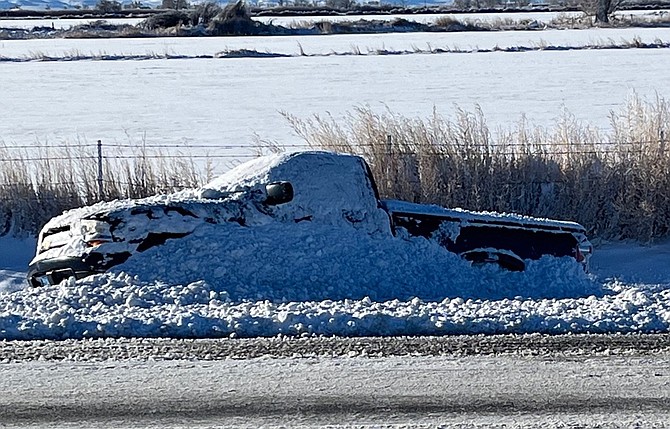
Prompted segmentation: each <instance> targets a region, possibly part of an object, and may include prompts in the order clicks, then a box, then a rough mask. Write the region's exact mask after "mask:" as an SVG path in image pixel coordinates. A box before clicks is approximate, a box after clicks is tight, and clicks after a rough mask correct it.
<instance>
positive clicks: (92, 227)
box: [79, 219, 112, 247]
mask: <svg viewBox="0 0 670 429" xmlns="http://www.w3.org/2000/svg"><path fill="white" fill-rule="evenodd" d="M79 231H80V233H81V237H82V240H83V241H84V243H86V245H87V246H89V247H95V246H99V245H101V244H103V243H109V242H110V241H112V234H111V233H110V232H109V224H108V223H107V222H103V221H99V220H93V219H83V220H81V221H80V223H79Z"/></svg>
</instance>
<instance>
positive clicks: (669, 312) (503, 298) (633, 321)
mask: <svg viewBox="0 0 670 429" xmlns="http://www.w3.org/2000/svg"><path fill="white" fill-rule="evenodd" d="M297 226H300V225H299V224H298V225H297ZM275 227H276V225H275ZM263 228H268V229H265V230H264V229H263ZM292 230H293V231H294V233H295V236H294V237H292V238H291V239H290V240H288V239H282V240H280V239H278V238H277V237H280V236H281V234H280V233H281V231H279V230H277V229H272V227H271V226H267V227H260V228H253V229H251V228H247V229H244V228H241V227H240V228H239V229H238V230H229V231H227V232H226V233H225V234H223V235H222V233H221V231H218V233H217V234H214V233H213V232H212V231H211V230H208V229H207V228H203V229H202V230H199V231H198V232H197V234H194V235H193V236H192V237H190V238H189V240H193V241H192V242H190V243H184V242H183V240H179V241H177V240H175V241H172V242H168V244H167V246H168V247H165V248H164V249H163V251H161V252H159V251H157V250H153V251H151V250H150V251H148V252H145V254H143V255H142V258H137V259H135V260H131V261H129V262H128V263H126V264H125V265H124V266H121V267H119V268H118V269H117V270H115V272H112V273H107V274H103V275H97V276H92V277H89V278H87V279H84V280H80V281H77V282H74V281H71V282H66V283H63V284H61V285H58V286H52V287H44V288H25V289H22V290H18V291H13V292H11V291H10V292H8V291H7V290H5V291H4V293H2V300H1V301H0V338H3V339H37V338H50V339H64V338H85V337H120V336H128V337H178V338H183V337H220V336H240V337H251V336H273V335H278V334H285V335H341V336H365V335H373V336H378V335H382V336H384V335H452V334H493V333H534V332H542V333H554V334H558V333H567V332H572V333H580V332H592V333H608V332H668V331H670V276H668V271H669V270H668V268H667V263H663V264H661V263H660V262H662V261H661V259H659V258H661V257H662V256H663V252H664V251H667V250H668V249H670V246H668V245H665V246H655V247H642V246H637V245H633V244H614V245H607V246H604V247H603V250H602V251H600V252H598V251H597V252H596V254H595V255H596V257H595V258H594V260H593V266H594V269H595V270H596V273H597V274H598V276H597V278H596V277H593V276H591V277H590V276H587V275H585V274H584V273H582V272H581V271H579V266H578V265H577V264H575V263H574V262H573V261H570V260H561V259H553V258H547V259H545V260H540V261H536V262H531V263H530V264H529V267H528V270H527V271H526V272H524V273H510V272H501V271H499V270H497V269H494V268H492V267H488V268H485V269H483V270H481V269H474V268H472V267H470V266H469V264H468V263H466V262H464V261H462V260H460V259H459V258H455V257H453V255H451V254H449V253H447V252H443V251H441V248H438V247H436V246H434V245H433V244H432V243H430V242H429V241H427V240H423V239H412V240H404V239H402V238H393V239H379V238H374V237H372V236H365V238H364V239H363V238H361V235H360V234H354V233H353V232H352V236H351V237H349V238H347V237H343V236H341V235H338V234H335V232H334V231H330V232H329V231H327V230H323V231H317V230H314V228H313V227H312V228H309V227H307V226H305V227H304V228H303V227H299V228H295V226H294V227H293V228H292ZM340 232H341V231H340ZM250 235H255V236H253V237H252V236H250ZM243 238H246V239H249V240H248V241H247V243H252V242H253V243H254V244H248V245H247V246H239V241H238V240H239V239H243ZM251 238H253V240H251ZM1 243H2V245H3V246H2V249H3V252H4V254H11V253H14V252H11V251H7V250H8V249H10V247H9V246H7V244H8V243H9V244H11V245H13V246H16V249H17V252H16V255H17V256H18V255H19V254H20V253H21V252H20V250H21V249H23V246H25V245H26V243H25V242H23V241H8V239H6V238H3V239H2V242H1ZM180 243H181V244H180ZM233 243H238V245H237V247H235V245H234V244H233ZM337 243H339V244H337ZM185 244H188V245H185ZM24 250H25V251H26V253H27V249H24ZM31 253H32V250H31V252H30V253H27V255H30V254H31ZM204 254H208V255H213V257H212V258H209V257H208V258H204V257H203V255H204ZM610 255H611V256H610ZM638 256H639V257H638ZM623 260H627V261H637V263H635V264H634V263H632V262H631V263H630V264H621V263H620V262H621V261H623ZM3 261H4V260H3ZM17 262H18V261H17ZM26 262H27V261H26ZM5 265H7V264H3V265H1V266H0V269H5V268H7V267H6V266H5ZM654 268H655V270H656V271H655V273H656V274H655V277H654V278H656V279H658V280H661V281H663V282H662V283H658V284H655V283H652V284H635V283H624V282H623V281H621V280H616V279H615V278H616V277H617V275H618V274H622V275H623V277H624V278H627V279H632V278H640V279H643V278H644V277H643V275H644V274H645V273H649V272H654ZM626 270H628V271H626ZM663 273H665V275H663ZM21 277H23V275H22V276H21ZM601 279H606V280H601ZM647 279H649V278H647ZM5 281H6V279H5Z"/></svg>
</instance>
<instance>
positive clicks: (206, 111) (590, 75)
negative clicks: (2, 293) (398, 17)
mask: <svg viewBox="0 0 670 429" xmlns="http://www.w3.org/2000/svg"><path fill="white" fill-rule="evenodd" d="M653 30H654V31H652V32H649V33H645V32H642V31H640V32H639V33H617V34H620V36H614V35H612V37H613V38H615V39H616V40H618V38H619V37H625V38H628V37H630V38H632V37H633V35H634V34H639V35H640V37H641V38H643V39H644V40H646V41H651V42H653V40H654V39H655V38H657V37H659V38H662V39H664V40H670V29H665V30H663V31H665V33H664V34H665V35H662V34H661V33H659V32H657V31H660V30H656V29H653ZM507 34H508V33H507V32H505V33H498V34H497V35H496V36H495V37H497V39H496V38H490V39H487V38H483V39H482V38H481V37H484V36H482V35H480V34H476V35H473V34H468V35H460V36H455V37H459V38H461V39H459V40H460V42H455V41H452V42H448V41H447V40H445V39H442V38H441V37H442V36H440V35H434V34H431V35H430V37H428V36H427V35H425V34H424V35H421V36H420V35H398V36H397V37H395V36H393V37H391V36H389V37H388V38H374V37H372V36H370V37H369V38H368V37H363V36H360V37H358V36H348V37H344V36H343V37H339V36H323V37H321V36H315V37H312V38H304V39H298V38H256V39H254V38H183V39H182V38H174V39H161V40H155V39H151V40H150V39H142V40H138V41H130V40H116V41H96V42H95V43H98V44H97V45H96V44H95V43H93V42H92V41H34V42H35V43H33V42H32V41H31V43H26V44H23V43H20V42H21V41H18V42H19V43H14V42H12V43H9V42H0V56H21V55H30V52H33V53H35V54H36V55H38V54H37V53H39V52H43V53H44V54H49V55H59V54H63V53H66V52H67V51H68V49H69V50H71V51H70V54H71V55H74V56H76V55H78V53H81V54H90V53H91V52H92V53H94V54H95V53H107V54H123V53H127V54H131V53H133V52H135V53H138V52H139V53H144V54H147V53H150V52H152V51H153V52H158V53H161V52H166V53H169V52H172V51H175V52H177V53H179V52H181V53H187V52H190V55H198V54H199V53H203V52H207V53H208V54H210V55H212V54H214V53H215V52H218V51H221V50H225V49H237V48H250V49H257V50H259V51H265V50H266V49H267V50H269V51H270V52H282V51H283V50H290V51H291V52H294V53H296V52H298V51H299V45H298V43H297V42H298V41H299V42H300V44H301V45H302V46H303V48H304V49H305V51H306V52H307V53H313V52H326V53H327V52H328V50H329V49H336V50H339V49H344V50H345V51H351V50H352V48H351V46H352V45H355V46H359V47H360V48H361V49H362V50H363V51H365V50H366V49H367V48H368V47H370V48H371V49H382V48H384V47H385V48H387V49H403V48H407V49H411V46H412V45H413V44H414V45H415V46H417V47H419V48H421V47H423V48H426V49H427V48H428V45H429V43H430V46H432V47H434V48H438V47H441V46H445V45H450V46H453V45H460V47H462V48H466V47H472V48H475V47H476V46H486V47H489V48H490V47H493V46H495V44H496V43H499V44H500V46H503V45H505V44H506V42H505V37H507ZM570 34H573V35H575V37H580V38H582V37H585V36H583V35H585V34H587V33H569V32H565V33H562V32H551V33H549V32H541V35H540V33H533V34H529V33H526V34H523V35H522V34H515V37H516V39H515V40H514V41H512V42H510V44H517V43H518V42H519V41H520V40H519V39H521V40H524V38H525V40H526V43H525V44H529V43H530V42H529V41H531V40H535V43H540V41H541V39H542V38H546V37H553V35H556V36H557V37H559V38H562V37H564V36H563V35H565V37H567V36H569V35H570ZM591 34H592V36H593V37H594V38H597V37H598V36H596V35H595V34H600V33H591ZM601 34H603V35H605V34H608V33H605V32H603V33H601ZM623 34H626V36H624V35H623ZM486 37H490V36H486ZM570 37H571V36H570ZM468 38H469V39H468ZM454 40H455V39H454ZM580 40H581V39H580ZM38 42H39V43H38ZM123 43H125V44H123ZM182 43H185V44H184V45H182ZM551 43H552V44H553V43H554V42H553V41H551ZM275 44H276V45H275ZM612 64H616V67H612ZM390 70H392V71H393V72H392V73H389V71H390ZM667 70H670V55H667V49H628V50H602V51H594V50H583V51H561V52H556V51H540V52H521V53H511V52H492V53H471V54H435V55H431V54H413V55H401V56H381V55H374V56H357V55H353V56H327V57H300V56H298V57H293V58H231V59H180V60H170V59H155V60H147V61H60V62H39V61H35V62H23V63H12V62H9V63H0V82H2V86H1V87H0V93H1V94H2V96H1V97H0V98H2V99H3V100H5V101H6V102H4V103H0V117H2V118H3V120H2V121H0V136H2V137H0V139H1V140H2V142H4V143H5V144H6V145H9V146H12V145H19V146H30V145H37V144H38V143H39V144H46V143H49V144H60V143H63V142H69V143H70V144H79V143H89V144H94V143H95V141H97V140H98V139H101V140H102V141H103V143H104V144H106V145H115V144H133V145H136V146H140V145H142V144H146V145H147V146H151V145H166V146H170V147H167V148H164V152H169V151H172V152H173V153H174V152H176V151H178V150H183V149H185V148H186V147H187V146H189V145H193V146H195V145H198V146H204V147H205V148H204V149H203V148H200V149H196V148H193V149H187V150H188V153H189V154H191V155H194V154H200V155H204V154H205V153H206V154H208V155H210V156H211V157H212V159H214V161H215V163H214V164H213V167H214V170H215V171H214V172H215V173H221V172H223V171H225V170H226V169H227V168H229V164H227V162H229V161H230V162H232V161H235V160H237V159H239V158H240V157H243V156H249V155H250V154H251V153H252V146H253V143H254V136H255V135H257V136H259V137H261V138H262V139H267V140H274V141H277V142H278V143H279V144H280V145H281V144H294V143H296V138H295V135H294V134H293V131H292V130H291V128H290V126H289V125H288V123H287V121H286V120H285V119H284V118H283V117H282V116H281V115H280V114H279V112H280V111H284V112H288V113H290V114H293V115H296V116H298V117H301V118H307V117H310V116H311V115H313V114H319V115H321V116H324V115H327V114H329V113H330V114H332V115H333V116H334V117H335V118H336V119H339V120H342V118H343V117H344V116H345V115H346V113H347V112H352V111H353V110H354V109H355V108H356V107H359V106H366V105H367V106H370V107H371V108H372V109H373V110H375V111H377V112H379V111H382V112H383V111H384V110H385V109H386V108H388V109H390V110H391V111H392V112H394V113H396V114H401V115H405V116H408V117H418V118H428V117H430V115H432V113H433V109H435V110H436V111H437V112H439V113H441V114H443V115H445V116H447V117H450V116H452V115H453V112H454V110H455V109H454V106H459V107H462V108H464V109H466V110H472V109H473V108H474V106H475V105H479V106H481V108H482V111H483V113H484V115H485V117H486V119H487V122H488V124H489V126H490V128H491V129H492V130H495V129H496V128H497V127H502V128H505V129H509V128H511V127H514V126H515V123H516V122H517V121H518V120H519V119H520V118H521V116H522V115H525V116H526V117H527V118H528V120H529V121H530V122H532V123H534V124H537V125H541V126H545V127H552V126H554V125H555V124H556V121H557V119H558V118H559V117H560V116H561V113H562V111H563V109H564V108H565V109H567V110H568V111H569V112H571V113H572V114H574V116H575V119H576V120H578V121H583V122H587V123H591V124H593V125H594V126H596V127H600V128H603V129H608V128H609V114H610V112H611V111H612V110H619V109H620V108H621V107H622V106H623V105H624V104H625V102H626V99H627V97H628V96H629V95H630V94H631V93H632V92H633V91H635V92H636V93H637V94H638V95H639V96H640V97H642V98H645V99H647V100H650V101H651V100H654V98H655V97H656V96H657V95H658V96H659V97H662V98H665V99H668V98H670V92H668V91H670V89H669V88H670V74H669V73H667ZM520 75H521V76H523V78H522V79H520V78H519V76H520ZM595 76H597V78H596V77H595ZM26 88H31V90H30V91H26ZM64 114H65V115H67V120H66V121H64V120H63V115H64ZM297 143H300V141H298V142H297ZM217 163H218V164H217Z"/></svg>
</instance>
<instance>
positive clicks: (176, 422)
mask: <svg viewBox="0 0 670 429" xmlns="http://www.w3.org/2000/svg"><path fill="white" fill-rule="evenodd" d="M476 338H477V337H471V338H470V339H467V338H459V339H458V340H459V341H465V342H466V343H468V342H469V341H472V342H473V344H474V343H476ZM479 338H480V344H482V345H481V347H480V348H481V349H483V350H484V351H486V350H487V346H486V344H489V346H490V344H491V343H497V340H492V339H491V337H479ZM599 338H600V341H604V342H607V341H610V342H611V341H615V340H616V341H618V342H621V337H620V338H618V339H616V338H610V339H609V340H607V339H605V338H604V337H599ZM659 338H660V337H659ZM659 338H655V339H654V340H653V341H659ZM540 339H541V337H539V336H533V338H532V341H531V342H532V343H536V342H537V341H539V340H540ZM556 339H557V337H551V338H544V339H543V340H542V341H543V342H546V341H550V342H552V341H555V340H556ZM585 339H586V337H584V338H582V339H580V341H578V342H580V343H583V342H584V340H585ZM452 340H455V339H452ZM499 340H501V341H502V340H505V341H503V342H505V343H508V344H512V345H513V346H515V347H519V344H515V340H516V341H517V342H521V343H524V342H525V341H530V339H529V338H525V339H524V338H516V339H514V338H512V337H500V338H499ZM570 340H571V339H565V340H564V341H567V342H570ZM593 340H594V341H593V343H596V344H597V342H598V341H596V340H595V339H593ZM638 340H639V339H638ZM646 340H649V341H651V340H650V339H649V338H647V339H646ZM265 341H268V342H261V344H264V345H266V346H267V345H271V344H272V342H273V341H279V342H278V343H277V344H280V343H286V344H289V345H291V344H292V346H293V348H294V349H295V347H297V346H296V345H297V344H298V345H299V344H302V345H303V346H304V345H305V344H320V346H319V347H323V345H324V344H323V343H322V341H325V339H320V340H315V339H312V340H296V339H293V340H289V339H284V340H276V339H275V340H265ZM328 341H332V340H328ZM349 341H351V344H359V347H360V344H365V343H366V342H369V343H372V344H381V343H378V342H377V340H375V339H351V340H349ZM444 341H445V340H444V339H442V340H440V339H430V338H428V339H426V338H423V339H404V340H403V339H393V340H392V341H391V343H397V342H400V343H403V342H404V343H405V345H406V346H407V345H408V344H415V345H418V344H419V343H420V344H423V347H428V346H427V343H428V344H430V343H433V346H434V347H432V348H430V347H429V349H432V350H436V349H438V348H439V347H438V345H439V344H440V343H441V342H442V343H443V342H444ZM345 342H346V341H345ZM447 342H448V341H447ZM559 342H560V341H559ZM624 342H625V341H624ZM112 343H114V342H112V341H110V340H105V341H89V342H86V344H87V345H86V346H84V345H83V344H84V343H82V342H76V341H73V342H63V343H50V342H27V343H3V344H2V345H1V347H0V352H1V353H2V356H3V357H5V358H6V359H7V356H8V352H7V350H9V348H14V349H15V350H18V349H21V348H41V349H42V351H43V354H44V355H46V354H47V353H46V352H47V351H48V350H52V351H53V350H58V349H59V348H63V347H65V348H68V347H69V348H77V347H78V348H79V349H83V350H86V349H87V348H88V350H89V351H88V353H89V355H88V356H89V358H90V359H83V357H85V356H83V355H76V354H71V355H70V356H69V358H67V359H65V360H47V361H35V360H28V359H16V360H12V359H10V360H11V361H10V362H9V363H5V364H3V365H0V391H1V392H2V394H1V395H0V427H3V426H8V427H11V426H23V427H25V426H28V427H105V428H107V427H121V426H122V427H142V428H145V427H218V426H231V425H232V426H248V427H258V426H273V425H289V426H308V427H318V426H324V425H329V426H345V425H353V426H356V427H360V426H366V425H367V426H375V427H424V426H427V427H432V426H454V427H478V426H479V427H495V426H496V425H505V426H504V427H538V428H539V427H544V426H547V425H550V426H560V425H562V426H563V427H584V426H592V427H630V426H637V427H668V426H665V425H668V423H669V422H670V351H668V350H667V349H665V350H660V349H656V350H651V349H650V350H647V351H644V350H643V351H642V352H636V351H634V350H632V349H627V348H621V347H620V348H617V347H606V348H601V349H600V350H598V351H594V350H590V351H589V350H587V349H584V348H575V349H574V350H572V351H566V350H558V351H556V350H555V351H550V350H544V351H543V353H534V352H533V350H532V349H528V348H526V349H524V348H523V347H521V348H517V350H516V352H514V353H506V354H502V355H496V354H492V353H484V354H483V355H481V354H480V355H473V354H467V353H451V354H449V353H434V354H433V355H431V354H430V353H425V354H424V355H423V356H420V355H416V353H415V355H414V356H398V355H395V354H393V353H388V356H382V357H369V356H368V357H365V356H362V355H365V354H367V355H369V354H371V353H368V352H365V353H350V354H349V356H351V357H347V356H346V355H345V356H342V355H340V354H339V353H335V354H337V355H338V356H336V357H327V355H328V353H329V352H328V351H327V350H321V352H320V353H314V355H315V356H314V357H305V356H306V355H305V352H306V351H305V350H300V349H296V350H297V353H296V354H297V355H301V356H303V357H300V358H291V357H259V358H245V359H218V360H184V359H183V357H180V356H173V357H177V358H178V359H177V360H169V359H170V356H167V355H165V354H163V355H159V354H157V355H156V356H154V357H150V356H144V357H143V358H140V359H138V357H137V356H135V357H130V358H129V359H121V360H118V359H117V360H99V359H96V358H95V356H94V355H95V353H93V352H91V350H94V349H102V350H114V347H110V346H111V345H112ZM335 343H336V344H339V343H340V340H337V341H335ZM104 344H106V345H107V346H106V347H97V346H100V345H104ZM115 344H116V347H117V348H118V350H121V349H125V352H126V354H127V356H128V355H132V354H133V351H132V349H133V347H134V346H133V344H134V345H135V350H136V351H137V350H142V346H141V345H142V344H144V345H145V346H148V345H149V344H150V345H152V347H159V346H162V347H164V348H163V349H160V348H159V350H160V353H163V352H167V353H169V352H170V349H171V348H172V346H170V345H174V346H175V347H174V348H175V349H181V350H183V349H184V345H185V344H191V345H198V347H205V346H206V347H205V348H207V347H209V348H212V349H214V350H213V351H216V350H215V349H216V347H215V346H214V345H215V344H219V345H221V344H228V345H229V346H230V345H233V346H236V347H239V346H241V345H242V344H246V345H247V346H249V345H250V344H257V341H255V340H249V342H248V343H246V342H245V341H237V342H235V341H233V342H227V341H217V340H204V341H190V342H189V341H184V340H182V341H174V340H118V341H116V342H115ZM277 344H275V345H277ZM459 344H460V343H459ZM331 345H332V344H331ZM471 345H472V344H471ZM611 345H612V344H610V346H611ZM93 346H96V347H93ZM369 347H370V346H369V344H368V348H369ZM473 347H474V346H473ZM442 348H444V346H442ZM475 348H476V347H475ZM489 348H490V347H489ZM278 349H281V347H278ZM353 349H355V348H353ZM353 349H352V350H353ZM642 349H644V347H643V348H642ZM198 350H200V349H198ZM529 350H530V351H529ZM201 351H202V352H204V350H201ZM359 351H360V350H359ZM350 352H351V350H350ZM272 353H273V351H272V350H266V354H272ZM275 354H276V353H275ZM612 354H614V356H612ZM117 355H118V353H117ZM52 357H53V356H52ZM210 357H211V356H210ZM238 357H240V356H238ZM154 359H167V360H154ZM499 427H503V426H499Z"/></svg>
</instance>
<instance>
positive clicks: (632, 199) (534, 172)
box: [284, 96, 670, 242]
mask: <svg viewBox="0 0 670 429" xmlns="http://www.w3.org/2000/svg"><path fill="white" fill-rule="evenodd" d="M284 115H285V116H286V118H287V119H288V121H289V123H290V124H291V126H292V127H293V129H294V130H295V132H296V133H297V134H298V135H299V136H300V137H301V138H303V139H304V140H305V141H306V142H307V143H308V144H309V145H310V146H311V147H314V148H322V149H328V150H335V151H338V152H347V153H354V154H358V155H362V156H363V157H365V158H366V159H367V160H368V162H369V163H370V165H371V168H372V169H373V173H374V175H375V177H376V178H377V182H378V186H379V189H380V192H381V194H382V195H383V196H384V197H386V198H397V199H404V200H410V201H415V202H422V203H434V204H439V205H443V206H448V207H463V208H467V209H472V210H490V211H500V212H515V213H521V214H525V215H531V216H540V217H551V218H558V219H569V220H575V221H577V222H580V223H582V224H583V225H585V226H586V227H587V229H588V230H589V233H590V234H591V236H592V237H598V238H605V239H635V240H639V241H642V242H649V241H652V240H654V239H657V238H662V237H667V236H668V235H669V234H670V179H669V175H668V172H669V171H670V152H669V150H668V147H667V143H668V142H667V140H668V137H669V134H670V133H669V131H670V130H669V128H670V106H669V103H668V102H667V101H665V100H663V99H661V98H657V99H656V100H654V101H653V102H644V101H642V100H640V98H639V97H637V96H632V97H631V99H630V100H629V101H628V103H627V105H626V106H624V107H623V108H622V109H621V111H620V112H613V113H612V114H611V118H610V123H611V130H610V131H609V132H608V133H604V132H601V131H599V130H597V129H596V128H594V127H592V126H590V125H588V124H583V123H581V122H579V121H576V120H575V119H574V117H572V116H571V115H570V114H568V113H565V112H564V113H563V116H562V119H561V120H560V121H559V122H558V123H557V124H556V125H555V126H554V127H553V128H551V129H545V128H541V127H532V126H530V125H529V124H528V122H527V121H526V120H525V119H524V118H522V119H521V120H520V121H519V122H518V123H517V124H516V126H513V127H510V128H509V129H506V130H497V131H496V132H495V133H494V132H491V130H489V128H488V126H487V124H486V121H485V118H484V115H483V113H482V111H481V110H480V109H475V110H474V111H473V112H467V111H464V110H461V109H457V111H456V113H455V116H454V118H453V119H447V118H444V117H442V116H440V115H439V114H437V113H434V114H433V115H432V117H430V118H428V119H426V120H420V119H411V118H406V117H402V116H399V115H396V114H393V113H392V112H389V111H387V112H384V113H381V114H379V113H375V112H373V111H372V110H370V109H369V108H359V109H356V110H355V111H354V112H353V113H350V114H349V115H348V116H347V118H346V119H345V121H344V122H343V123H338V122H337V121H336V120H335V119H334V118H332V117H325V118H323V117H319V116H314V117H312V118H308V119H300V118H297V117H295V116H292V115H289V114H284Z"/></svg>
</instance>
